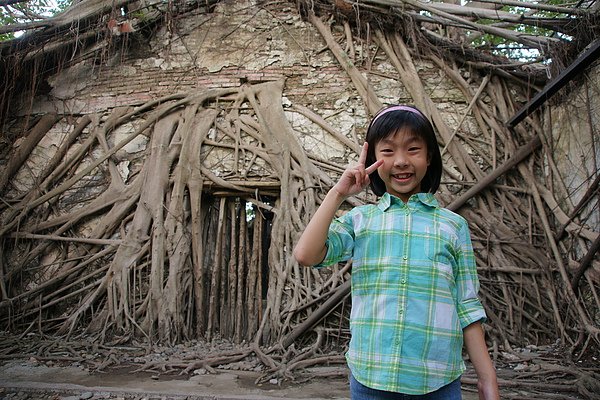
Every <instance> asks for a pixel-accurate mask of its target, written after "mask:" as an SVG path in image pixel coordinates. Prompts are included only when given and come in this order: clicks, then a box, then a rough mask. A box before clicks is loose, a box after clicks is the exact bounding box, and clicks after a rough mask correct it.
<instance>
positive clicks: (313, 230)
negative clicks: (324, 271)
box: [294, 189, 345, 266]
mask: <svg viewBox="0 0 600 400" xmlns="http://www.w3.org/2000/svg"><path fill="white" fill-rule="evenodd" d="M344 199H345V198H344V197H342V196H341V195H340V194H339V193H338V192H337V190H335V189H331V190H330V191H329V192H328V193H327V196H325V199H324V200H323V202H322V203H321V205H320V206H319V208H318V209H317V212H315V214H314V215H313V217H312V218H311V220H310V222H309V223H308V225H307V226H306V229H304V232H303V233H302V236H300V239H299V240H298V243H296V247H295V248H294V257H295V258H296V261H298V264H300V265H304V266H312V265H316V264H319V263H320V262H321V261H323V259H324V258H325V254H327V247H326V246H325V242H326V240H327V232H328V231H329V225H330V224H331V221H333V218H334V217H335V212H336V211H337V209H338V208H339V207H340V205H341V204H342V202H343V201H344Z"/></svg>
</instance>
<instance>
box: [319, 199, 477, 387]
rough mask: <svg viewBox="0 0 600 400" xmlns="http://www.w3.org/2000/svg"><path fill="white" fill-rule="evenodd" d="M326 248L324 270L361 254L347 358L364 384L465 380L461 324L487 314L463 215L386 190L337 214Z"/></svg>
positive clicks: (355, 261) (430, 384) (354, 267)
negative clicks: (374, 200)
mask: <svg viewBox="0 0 600 400" xmlns="http://www.w3.org/2000/svg"><path fill="white" fill-rule="evenodd" d="M327 247H328V250H327V255H326V256H325V259H324V260H323V262H322V263H321V264H320V265H319V266H325V265H331V264H334V263H336V262H340V261H345V260H348V259H350V258H351V259H352V311H351V314H350V330H351V333H352V337H351V340H350V346H349V349H348V352H347V353H346V359H347V361H348V365H349V367H350V370H351V371H352V374H353V375H354V377H355V379H356V380H357V381H359V382H360V383H362V384H363V385H365V386H368V387H370V388H373V389H379V390H385V391H390V392H399V393H405V394H425V393H429V392H432V391H434V390H436V389H439V388H440V387H442V386H444V385H447V384H448V383H450V382H452V381H454V380H455V379H457V378H458V377H460V375H461V374H462V373H463V372H464V370H465V365H464V362H463V359H462V346H463V335H462V329H463V328H465V327H466V326H467V325H469V324H471V323H473V322H476V321H479V320H482V319H484V318H485V311H484V310H483V307H482V305H481V303H480V301H479V299H478V298H477V292H478V291H479V280H478V278H477V270H476V265H475V257H474V254H473V247H472V245H471V238H470V234H469V228H468V225H467V222H466V220H465V219H464V218H463V217H461V216H460V215H458V214H455V213H453V212H452V211H450V210H447V209H445V208H441V207H439V204H438V202H437V200H436V199H435V198H434V197H433V195H432V194H427V193H418V194H416V195H413V196H412V197H411V198H410V200H409V202H408V203H406V204H405V203H404V202H403V201H401V200H400V199H399V198H397V197H394V196H390V195H389V194H388V193H385V194H384V195H383V196H382V198H381V199H380V201H379V203H378V204H376V205H365V206H360V207H356V208H354V209H352V210H351V211H349V212H348V213H346V214H344V215H343V216H342V217H340V218H337V219H335V220H334V221H333V222H332V224H331V226H330V228H329V235H328V239H327Z"/></svg>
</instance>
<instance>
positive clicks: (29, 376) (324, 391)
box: [0, 360, 477, 400]
mask: <svg viewBox="0 0 600 400" xmlns="http://www.w3.org/2000/svg"><path fill="white" fill-rule="evenodd" d="M313 372H315V373H319V374H324V375H327V374H328V373H330V374H331V375H333V377H330V378H324V377H319V378H313V379H311V380H309V381H306V382H289V381H285V382H279V381H275V380H273V381H272V382H268V383H263V384H256V383H255V381H256V378H257V377H258V376H259V373H258V372H249V371H219V372H218V373H216V374H208V373H207V374H203V375H193V376H177V375H175V376H174V375H158V374H149V373H139V372H137V373H132V372H131V371H130V370H127V369H112V370H110V371H109V372H102V373H101V372H97V373H90V372H88V371H85V369H83V368H79V367H76V366H66V367H65V366H47V365H44V364H39V363H36V362H32V361H27V360H14V361H8V362H5V363H4V364H3V365H1V366H0V398H1V399H13V400H22V399H40V400H41V399H60V400H77V399H92V400H94V399H123V400H125V399H136V400H142V399H145V400H151V399H152V400H158V399H161V400H168V399H173V400H175V399H177V400H179V399H190V400H191V399H215V400H216V399H219V400H230V399H231V400H234V399H235V400H237V399H240V400H241V399H249V400H258V399H264V400H279V399H349V391H348V381H347V379H346V378H344V377H343V376H342V375H343V374H344V373H345V368H343V367H319V368H318V370H315V369H313ZM463 399H464V400H475V399H477V396H476V395H475V394H474V393H471V392H468V391H466V392H465V393H464V395H463Z"/></svg>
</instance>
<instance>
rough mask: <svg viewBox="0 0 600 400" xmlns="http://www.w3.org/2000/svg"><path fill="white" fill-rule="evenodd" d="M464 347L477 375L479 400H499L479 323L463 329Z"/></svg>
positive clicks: (492, 369)
mask: <svg viewBox="0 0 600 400" xmlns="http://www.w3.org/2000/svg"><path fill="white" fill-rule="evenodd" d="M463 336H464V341H465V347H466V348H467V353H468V354H469V358H470V359H471V362H472V363H473V367H474V368H475V372H476V373H477V390H478V392H479V399H480V400H499V399H500V393H499V390H498V380H497V378H496V369H495V368H494V365H493V364H492V360H491V359H490V355H489V353H488V351H487V345H486V344H485V337H484V332H483V327H482V326H481V322H474V323H472V324H470V325H468V326H467V327H466V328H465V329H463Z"/></svg>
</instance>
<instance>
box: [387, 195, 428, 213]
mask: <svg viewBox="0 0 600 400" xmlns="http://www.w3.org/2000/svg"><path fill="white" fill-rule="evenodd" d="M396 204H397V205H400V206H404V205H405V203H404V202H403V201H402V200H400V199H399V198H398V197H396V196H392V195H390V194H389V193H388V192H385V193H384V194H383V196H381V198H380V199H379V203H377V207H379V209H380V210H381V211H386V210H387V209H388V208H390V207H391V206H392V205H396ZM406 206H408V207H409V208H418V207H422V206H427V207H432V208H437V207H439V203H438V201H437V199H436V198H435V197H434V196H433V194H431V193H416V194H413V195H412V196H411V197H410V199H408V203H407V204H406Z"/></svg>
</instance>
